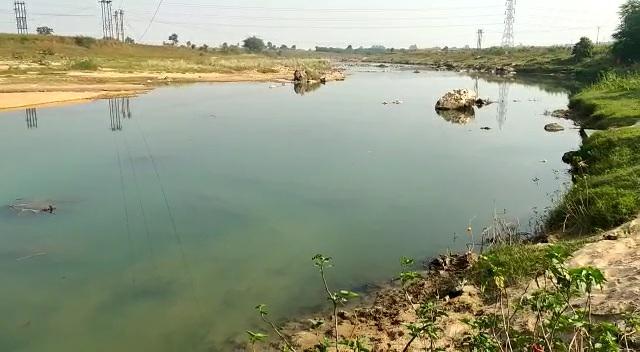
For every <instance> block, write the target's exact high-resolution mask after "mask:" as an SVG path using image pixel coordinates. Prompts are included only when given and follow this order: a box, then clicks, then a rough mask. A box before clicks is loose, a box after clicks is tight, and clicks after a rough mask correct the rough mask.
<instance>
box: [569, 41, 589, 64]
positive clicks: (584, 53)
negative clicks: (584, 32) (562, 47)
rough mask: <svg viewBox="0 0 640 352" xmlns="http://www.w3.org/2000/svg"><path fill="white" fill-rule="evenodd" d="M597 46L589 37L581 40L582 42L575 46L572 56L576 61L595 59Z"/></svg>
mask: <svg viewBox="0 0 640 352" xmlns="http://www.w3.org/2000/svg"><path fill="white" fill-rule="evenodd" d="M594 47H595V45H593V42H592V41H591V39H589V38H587V37H582V38H580V41H579V42H578V43H577V44H576V45H574V46H573V51H572V53H571V54H572V55H573V57H574V58H575V59H576V60H584V59H587V58H590V57H593V51H594Z"/></svg>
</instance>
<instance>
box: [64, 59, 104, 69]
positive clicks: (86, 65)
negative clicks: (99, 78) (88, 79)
mask: <svg viewBox="0 0 640 352" xmlns="http://www.w3.org/2000/svg"><path fill="white" fill-rule="evenodd" d="M69 68H70V69H72V70H79V71H95V70H97V69H98V63H96V62H95V61H94V60H93V59H89V58H87V59H81V60H76V61H73V62H72V63H71V65H69Z"/></svg>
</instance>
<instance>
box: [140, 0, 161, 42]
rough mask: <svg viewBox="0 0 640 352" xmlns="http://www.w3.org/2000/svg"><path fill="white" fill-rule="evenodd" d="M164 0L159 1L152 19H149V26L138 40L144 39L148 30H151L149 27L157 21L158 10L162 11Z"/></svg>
mask: <svg viewBox="0 0 640 352" xmlns="http://www.w3.org/2000/svg"><path fill="white" fill-rule="evenodd" d="M163 2H164V0H160V1H158V6H156V10H155V11H154V12H153V16H151V20H149V24H148V25H147V28H145V30H144V32H143V33H142V35H141V36H140V37H139V38H138V41H142V39H144V36H145V35H147V32H149V28H151V25H152V24H153V21H155V19H156V16H158V12H160V6H162V3H163Z"/></svg>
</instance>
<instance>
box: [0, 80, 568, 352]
mask: <svg viewBox="0 0 640 352" xmlns="http://www.w3.org/2000/svg"><path fill="white" fill-rule="evenodd" d="M474 83H475V82H474V80H473V79H471V78H469V77H465V76H460V75H456V74H451V73H423V74H419V75H417V74H413V73H408V72H388V73H356V74H354V75H353V76H351V77H349V79H348V80H347V81H345V82H340V83H332V84H329V85H327V86H325V87H322V88H320V89H318V90H310V91H307V92H306V94H305V95H304V96H301V95H297V94H295V92H294V90H293V88H292V87H291V86H287V87H277V88H274V89H269V85H268V84H253V83H249V84H211V85H206V84H203V85H189V86H183V87H169V88H162V89H158V90H155V91H153V92H151V93H149V94H146V95H143V96H141V97H138V98H135V99H133V98H132V99H131V100H130V102H129V111H130V113H131V117H130V118H129V117H128V116H127V115H128V114H126V113H125V114H124V115H125V116H122V115H123V114H122V113H121V110H122V104H123V103H124V102H125V100H120V99H118V100H113V101H111V102H109V101H106V100H104V101H96V102H93V103H89V104H83V105H75V106H69V107H62V108H46V109H38V110H29V111H28V112H25V111H12V112H3V113H0V155H1V156H2V159H1V160H2V166H1V167H0V179H1V180H2V184H3V186H2V187H1V188H0V204H2V203H4V204H7V205H8V204H10V203H12V202H14V200H15V199H17V198H24V199H28V200H43V201H46V200H52V201H54V202H55V204H56V206H57V208H58V209H57V210H56V213H55V214H53V215H51V214H26V213H23V214H17V213H16V212H15V211H12V210H11V209H8V207H3V208H2V210H0V226H1V227H0V228H1V230H0V282H2V289H1V290H0V312H1V313H2V314H0V326H1V327H2V328H1V329H0V350H2V351H21V352H42V351H52V352H62V351H65V352H68V351H155V352H169V351H228V350H230V347H229V345H228V343H229V342H230V341H233V340H234V339H236V338H238V336H240V337H242V334H244V331H245V330H246V329H249V328H255V327H256V325H257V324H258V319H257V316H256V314H255V312H254V311H253V306H255V305H256V304H258V303H267V304H269V305H270V307H271V308H270V310H271V311H272V312H273V317H274V318H283V317H292V316H295V315H296V314H299V313H301V312H308V311H310V310H312V309H315V308H317V307H318V305H319V304H323V302H324V300H323V299H322V298H321V297H322V287H321V286H320V281H318V279H317V274H316V272H315V270H314V268H313V266H312V263H311V260H310V259H311V257H312V256H313V255H314V254H316V253H318V252H320V253H324V254H325V255H331V256H333V257H334V258H335V264H336V266H337V268H336V269H334V270H332V272H331V273H330V282H331V284H332V285H334V286H335V287H340V288H353V287H359V286H361V285H362V284H365V283H367V282H376V281H381V280H386V279H389V278H390V277H391V276H392V275H393V273H395V272H396V271H397V266H398V259H397V258H399V257H400V256H402V255H407V256H415V257H418V258H422V257H426V256H429V255H433V254H435V253H437V252H439V251H441V250H443V249H446V248H447V247H452V248H460V247H463V246H464V242H465V241H464V240H465V239H464V236H463V234H464V231H465V229H466V227H467V225H468V222H469V219H475V220H473V226H474V228H476V229H481V228H482V227H483V226H485V225H486V224H487V223H488V220H489V219H490V216H491V214H492V213H493V210H494V208H498V209H500V210H502V209H507V211H508V216H509V217H512V218H519V219H520V221H521V222H522V223H523V224H526V223H527V221H528V220H529V218H530V216H531V215H532V208H533V207H538V208H540V209H542V208H544V207H545V206H548V205H549V204H550V199H549V195H550V194H552V193H553V192H554V191H556V190H558V189H560V188H561V187H562V183H563V182H565V181H567V176H566V175H565V174H564V170H565V169H566V167H565V166H564V165H563V164H562V163H561V161H560V158H561V156H562V154H563V153H564V152H566V151H568V150H571V149H575V148H576V146H577V145H578V143H579V136H578V132H577V130H573V129H568V130H567V131H565V132H561V133H556V134H550V133H547V132H544V130H543V126H544V125H545V124H546V123H549V122H554V121H555V119H553V118H551V117H545V116H543V113H544V111H545V110H553V109H557V108H562V107H563V106H565V105H566V103H567V96H566V94H564V93H562V91H561V90H557V91H555V92H550V91H544V90H542V89H540V88H538V87H537V86H527V85H526V84H522V83H508V84H507V83H499V82H495V83H490V82H486V81H483V80H480V81H479V82H478V87H479V89H480V93H481V95H482V96H488V97H491V98H492V99H494V100H498V99H499V98H500V97H501V96H503V97H504V100H505V103H504V104H494V105H491V106H489V107H486V108H484V109H482V110H479V111H478V112H477V114H476V117H475V119H474V120H473V121H472V122H471V123H469V124H467V125H457V124H453V123H450V122H447V121H445V120H444V119H443V118H441V117H440V116H438V115H436V114H435V112H434V110H433V106H434V105H435V101H436V100H437V99H438V97H439V96H440V95H442V94H443V93H444V92H446V91H447V90H449V89H453V88H460V87H468V88H473V86H474ZM298 91H299V92H300V90H298ZM394 99H401V100H403V101H404V103H403V104H401V105H393V104H390V105H386V106H385V105H382V104H381V102H382V101H392V100H394ZM514 100H517V101H518V102H514ZM110 106H111V108H112V109H117V111H118V113H115V112H114V111H113V110H112V112H111V115H112V116H113V117H111V116H110V111H109V109H110ZM125 110H126V109H125ZM36 120H37V121H36ZM559 122H560V123H561V124H563V125H565V126H567V127H569V126H570V123H568V122H566V121H559ZM482 126H489V127H491V128H492V130H490V131H484V130H480V127H482ZM112 127H113V128H112ZM541 160H548V162H547V163H542V162H541ZM534 178H535V179H539V180H537V182H533V181H532V180H533V179H534ZM524 227H525V228H524V229H525V230H526V226H524ZM454 233H457V234H460V235H459V236H457V237H458V239H457V241H455V242H454V236H453V234H454Z"/></svg>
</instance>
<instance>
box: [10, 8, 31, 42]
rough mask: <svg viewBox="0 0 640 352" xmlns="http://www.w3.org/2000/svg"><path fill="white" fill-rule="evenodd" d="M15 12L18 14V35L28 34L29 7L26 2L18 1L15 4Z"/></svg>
mask: <svg viewBox="0 0 640 352" xmlns="http://www.w3.org/2000/svg"><path fill="white" fill-rule="evenodd" d="M13 10H14V12H15V13H16V27H17V28H18V34H27V33H28V32H29V30H28V28H27V5H26V4H25V2H24V1H16V2H14V3H13Z"/></svg>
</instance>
